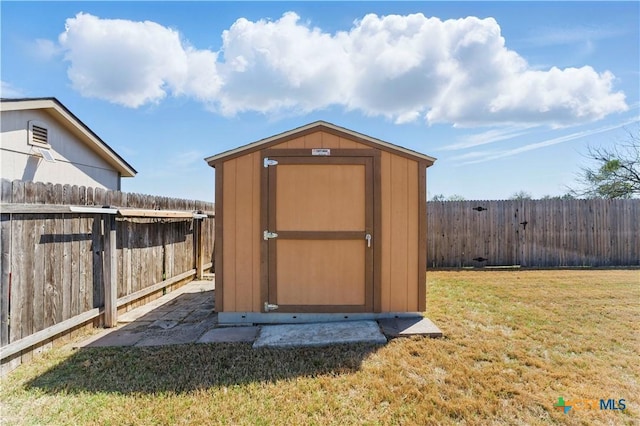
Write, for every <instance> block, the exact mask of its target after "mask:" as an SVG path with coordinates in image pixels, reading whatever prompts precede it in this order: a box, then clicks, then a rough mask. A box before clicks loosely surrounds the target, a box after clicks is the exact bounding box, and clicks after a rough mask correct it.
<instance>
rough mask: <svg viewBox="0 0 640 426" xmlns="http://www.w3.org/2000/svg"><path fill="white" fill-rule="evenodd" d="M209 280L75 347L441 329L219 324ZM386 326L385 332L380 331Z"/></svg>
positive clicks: (362, 336)
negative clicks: (235, 325) (220, 325)
mask: <svg viewBox="0 0 640 426" xmlns="http://www.w3.org/2000/svg"><path fill="white" fill-rule="evenodd" d="M214 288H215V284H214V282H213V281H192V282H190V283H188V284H186V285H185V286H183V287H181V288H179V289H178V290H175V291H173V292H171V293H168V294H166V295H164V296H162V297H160V298H158V299H156V300H154V301H153V302H151V303H148V304H146V305H144V306H141V307H138V308H136V309H133V310H131V311H129V312H127V313H125V314H123V315H120V316H119V318H118V327H116V328H111V329H104V330H102V331H101V332H99V333H97V334H95V335H93V336H91V337H90V338H89V339H87V340H84V341H82V342H79V343H78V344H77V345H74V346H76V347H101V346H102V347H103V346H160V345H177V344H184V343H221V342H246V343H254V347H264V346H308V345H315V346H318V345H328V344H335V343H350V342H369V343H377V344H383V343H385V342H386V341H387V338H386V337H385V334H386V335H387V336H388V337H398V336H408V335H424V336H431V337H440V336H442V332H441V331H440V330H439V329H438V328H437V327H436V326H435V325H434V324H433V323H432V322H431V321H429V320H428V319H426V318H425V319H420V318H417V319H414V320H409V322H406V321H407V320H404V322H399V321H401V320H398V319H393V318H392V319H388V320H379V321H378V322H376V321H352V322H339V323H331V324H326V323H325V324H288V325H265V326H261V327H260V326H241V327H218V319H217V314H216V313H215V312H214ZM383 332H384V334H383Z"/></svg>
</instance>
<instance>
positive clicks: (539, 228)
mask: <svg viewBox="0 0 640 426" xmlns="http://www.w3.org/2000/svg"><path fill="white" fill-rule="evenodd" d="M427 223H428V232H427V241H428V250H427V256H428V258H427V265H428V266H429V267H432V268H461V267H485V266H513V265H519V266H523V267H540V268H545V267H565V266H566V267H608V266H640V200H637V199H632V200H605V199H591V200H562V199H550V200H505V201H444V202H434V201H432V202H428V206H427Z"/></svg>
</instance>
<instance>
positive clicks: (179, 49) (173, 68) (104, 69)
mask: <svg viewBox="0 0 640 426" xmlns="http://www.w3.org/2000/svg"><path fill="white" fill-rule="evenodd" d="M59 43H60V45H61V46H62V48H63V49H64V51H65V58H66V60H68V61H69V62H70V63H71V65H70V67H69V70H68V76H69V78H70V79H71V82H72V84H73V87H74V89H76V90H77V91H78V92H80V93H81V94H82V95H84V96H87V97H96V98H101V99H106V100H108V101H111V102H114V103H118V104H122V105H125V106H128V107H132V108H136V107H139V106H141V105H144V104H146V103H154V102H158V101H159V100H161V99H162V98H164V97H165V96H166V95H167V92H169V91H171V92H173V93H174V94H188V95H196V96H199V95H200V94H201V93H202V94H204V95H209V94H210V93H211V92H212V91H215V90H216V89H217V86H218V84H217V83H216V82H217V80H216V75H215V53H212V52H208V51H198V50H195V49H192V48H190V47H189V46H186V45H185V44H184V43H183V42H182V40H181V39H180V34H179V33H178V32H177V31H174V30H172V29H169V28H166V27H163V26H161V25H159V24H156V23H154V22H149V21H145V22H132V21H126V20H120V19H100V18H97V17H95V16H92V15H89V14H84V13H79V14H78V15H76V16H75V17H74V18H70V19H67V22H66V31H65V32H64V33H62V34H61V35H60V37H59ZM211 56H213V58H214V60H213V61H212V60H211ZM200 89H202V90H200Z"/></svg>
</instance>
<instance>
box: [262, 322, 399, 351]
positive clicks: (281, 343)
mask: <svg viewBox="0 0 640 426" xmlns="http://www.w3.org/2000/svg"><path fill="white" fill-rule="evenodd" d="M358 342H362V343H377V344H384V343H386V342H387V339H386V338H385V337H384V335H383V334H382V333H381V332H380V327H379V326H378V324H377V323H376V322H375V321H347V322H332V323H318V324H285V325H267V326H263V327H262V329H261V331H260V335H259V336H258V338H257V339H256V341H255V342H254V344H253V347H254V348H262V347H273V346H275V347H291V346H324V345H332V344H338V343H358Z"/></svg>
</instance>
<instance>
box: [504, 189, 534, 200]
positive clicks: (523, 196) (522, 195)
mask: <svg viewBox="0 0 640 426" xmlns="http://www.w3.org/2000/svg"><path fill="white" fill-rule="evenodd" d="M509 199H510V200H530V199H531V194H530V193H528V192H527V191H518V192H514V193H513V194H511V197H509Z"/></svg>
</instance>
